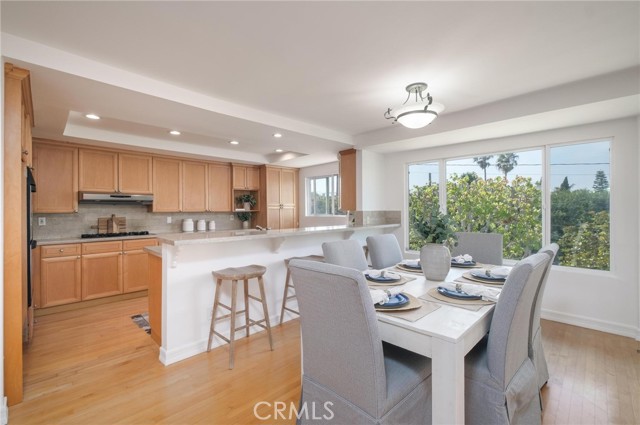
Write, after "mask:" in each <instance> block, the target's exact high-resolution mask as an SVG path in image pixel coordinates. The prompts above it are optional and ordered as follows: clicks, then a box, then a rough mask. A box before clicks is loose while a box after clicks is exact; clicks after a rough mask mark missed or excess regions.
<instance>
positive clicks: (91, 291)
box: [82, 241, 122, 300]
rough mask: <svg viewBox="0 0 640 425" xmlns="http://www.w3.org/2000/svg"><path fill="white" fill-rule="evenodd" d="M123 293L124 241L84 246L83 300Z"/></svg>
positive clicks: (86, 244)
mask: <svg viewBox="0 0 640 425" xmlns="http://www.w3.org/2000/svg"><path fill="white" fill-rule="evenodd" d="M121 293H122V241H109V242H94V243H85V244H82V300H91V299H94V298H102V297H108V296H110V295H118V294H121Z"/></svg>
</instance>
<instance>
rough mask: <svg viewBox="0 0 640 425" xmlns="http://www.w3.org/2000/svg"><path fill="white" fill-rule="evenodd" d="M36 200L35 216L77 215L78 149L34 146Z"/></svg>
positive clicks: (34, 202) (47, 144)
mask: <svg viewBox="0 0 640 425" xmlns="http://www.w3.org/2000/svg"><path fill="white" fill-rule="evenodd" d="M33 177H34V179H35V181H36V187H37V191H36V192H35V193H34V196H33V211H34V212H36V213H72V212H77V211H78V149H77V148H74V147H70V146H63V145H55V144H50V143H38V142H35V143H34V144H33Z"/></svg>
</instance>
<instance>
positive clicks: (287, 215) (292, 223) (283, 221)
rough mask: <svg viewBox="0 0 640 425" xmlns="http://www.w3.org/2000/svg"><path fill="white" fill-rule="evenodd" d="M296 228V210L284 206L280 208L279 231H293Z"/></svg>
mask: <svg viewBox="0 0 640 425" xmlns="http://www.w3.org/2000/svg"><path fill="white" fill-rule="evenodd" d="M294 227H298V226H297V220H296V208H295V207H293V206H284V207H282V208H280V229H293V228H294Z"/></svg>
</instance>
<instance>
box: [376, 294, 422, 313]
mask: <svg viewBox="0 0 640 425" xmlns="http://www.w3.org/2000/svg"><path fill="white" fill-rule="evenodd" d="M402 294H403V295H406V296H407V298H409V304H405V305H403V306H402V307H395V308H380V307H378V305H377V304H376V305H375V306H374V307H375V308H376V311H380V312H383V313H384V312H386V311H405V310H415V309H417V308H420V307H421V306H422V303H420V300H419V299H417V298H416V297H414V296H413V295H411V294H407V293H405V292H402Z"/></svg>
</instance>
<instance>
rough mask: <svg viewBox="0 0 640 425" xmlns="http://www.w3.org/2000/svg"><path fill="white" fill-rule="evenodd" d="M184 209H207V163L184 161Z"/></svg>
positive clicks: (189, 210) (191, 210)
mask: <svg viewBox="0 0 640 425" xmlns="http://www.w3.org/2000/svg"><path fill="white" fill-rule="evenodd" d="M182 211H184V212H204V211H207V163H206V162H191V161H182Z"/></svg>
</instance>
